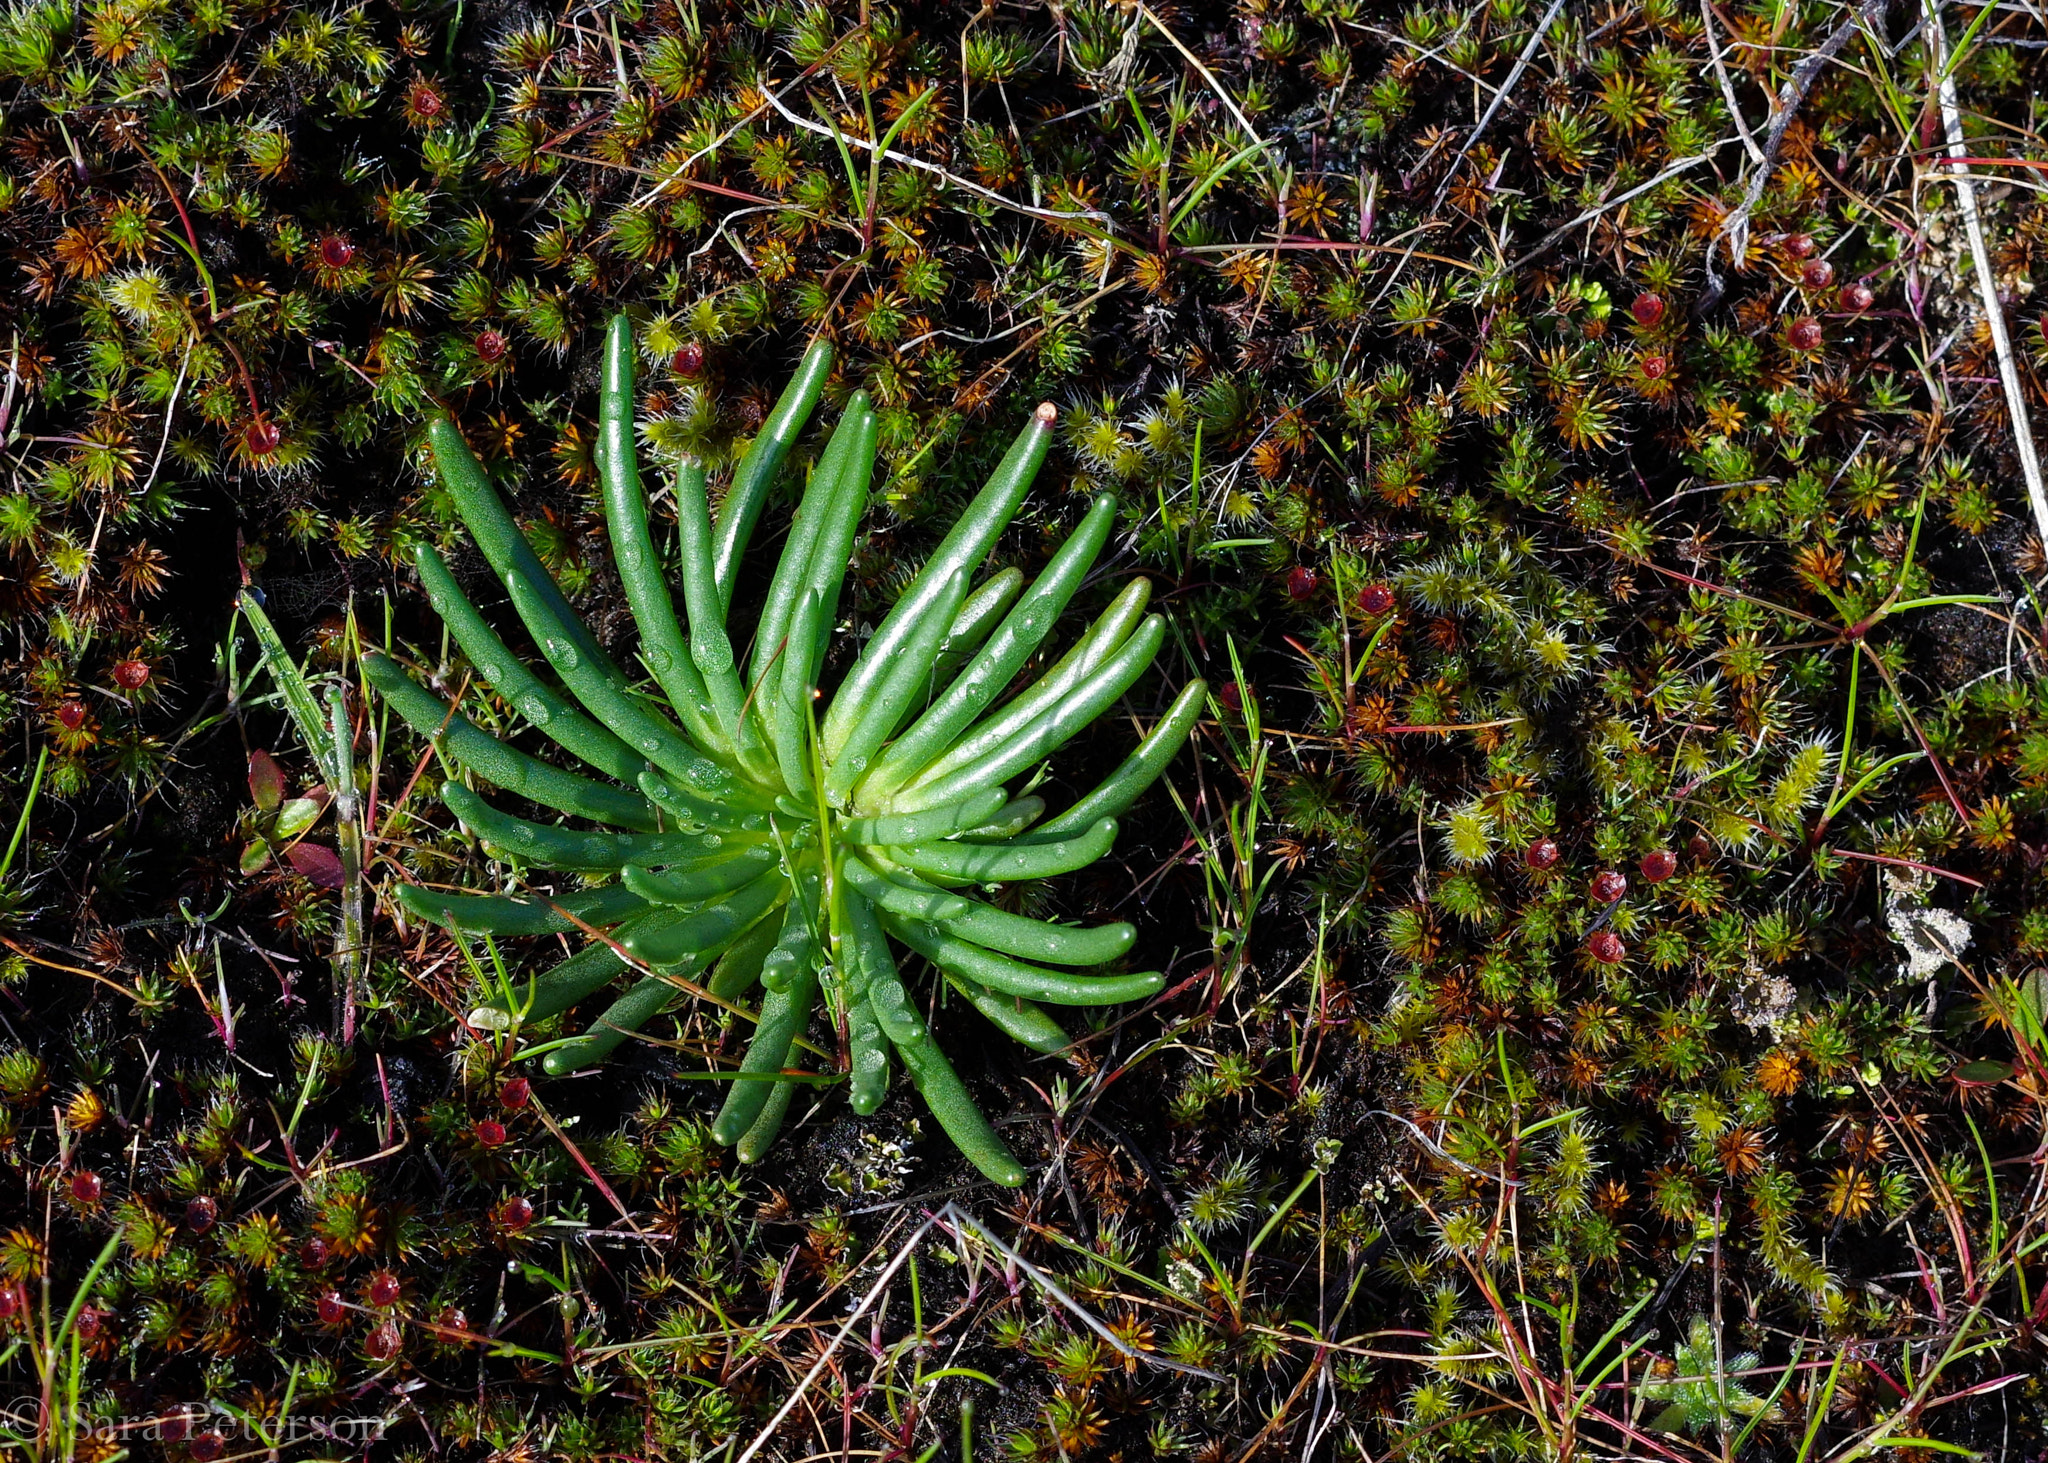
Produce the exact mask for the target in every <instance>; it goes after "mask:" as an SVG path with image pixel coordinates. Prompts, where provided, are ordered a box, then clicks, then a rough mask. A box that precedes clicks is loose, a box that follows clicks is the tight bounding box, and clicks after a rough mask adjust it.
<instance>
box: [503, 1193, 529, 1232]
mask: <svg viewBox="0 0 2048 1463" xmlns="http://www.w3.org/2000/svg"><path fill="white" fill-rule="evenodd" d="M498 1223H500V1224H502V1225H504V1226H505V1228H507V1229H524V1228H526V1226H527V1225H529V1224H531V1223H533V1200H531V1199H529V1198H527V1197H526V1196H525V1195H524V1194H515V1195H513V1196H512V1197H511V1198H509V1199H507V1200H506V1201H505V1202H504V1203H502V1204H500V1205H499V1206H498Z"/></svg>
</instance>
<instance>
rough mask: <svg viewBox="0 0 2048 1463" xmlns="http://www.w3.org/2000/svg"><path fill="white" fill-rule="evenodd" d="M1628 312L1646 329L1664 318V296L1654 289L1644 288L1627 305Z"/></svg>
mask: <svg viewBox="0 0 2048 1463" xmlns="http://www.w3.org/2000/svg"><path fill="white" fill-rule="evenodd" d="M1628 312H1629V314H1631V315H1633V316H1635V317H1636V324H1638V325H1640V326H1642V327H1643V329H1645V330H1648V329H1649V328H1650V327H1651V326H1653V325H1655V324H1656V323H1657V322H1658V321H1659V320H1662V319H1663V318H1664V297H1663V296H1662V295H1660V294H1658V293H1657V292H1656V291H1655V290H1644V291H1643V292H1642V293H1641V294H1639V295H1637V296H1636V297H1635V300H1634V302H1633V303H1632V304H1630V305H1629V307H1628Z"/></svg>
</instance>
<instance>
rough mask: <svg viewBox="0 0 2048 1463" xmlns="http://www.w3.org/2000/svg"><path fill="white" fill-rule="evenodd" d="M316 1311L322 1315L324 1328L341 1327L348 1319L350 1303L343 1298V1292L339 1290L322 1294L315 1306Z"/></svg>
mask: <svg viewBox="0 0 2048 1463" xmlns="http://www.w3.org/2000/svg"><path fill="white" fill-rule="evenodd" d="M314 1309H315V1310H317V1311H318V1312H319V1313H320V1324H321V1325H323V1326H339V1325H340V1324H341V1323H342V1322H343V1321H345V1320H347V1319H348V1302H347V1301H345V1300H343V1299H342V1298H341V1292H340V1291H338V1290H329V1291H324V1292H322V1293H321V1296H320V1299H319V1300H318V1301H317V1302H315V1304H314Z"/></svg>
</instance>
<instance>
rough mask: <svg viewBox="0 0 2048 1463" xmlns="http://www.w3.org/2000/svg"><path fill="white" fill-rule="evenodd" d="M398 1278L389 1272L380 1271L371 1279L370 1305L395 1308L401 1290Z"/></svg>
mask: <svg viewBox="0 0 2048 1463" xmlns="http://www.w3.org/2000/svg"><path fill="white" fill-rule="evenodd" d="M401 1288H402V1287H401V1286H400V1285H399V1283H398V1277H397V1276H396V1275H393V1274H392V1273H391V1272H390V1271H389V1270H379V1271H378V1272H377V1273H376V1274H375V1275H372V1276H371V1277H370V1304H371V1305H373V1306H395V1305H397V1304H398V1296H399V1292H400V1290H401Z"/></svg>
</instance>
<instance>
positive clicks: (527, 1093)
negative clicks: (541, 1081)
mask: <svg viewBox="0 0 2048 1463" xmlns="http://www.w3.org/2000/svg"><path fill="white" fill-rule="evenodd" d="M532 1097H533V1084H532V1083H531V1082H529V1081H527V1080H526V1079H525V1078H524V1077H514V1078H513V1079H512V1080H511V1081H509V1082H507V1083H506V1084H505V1085H504V1086H503V1087H500V1088H499V1089H498V1101H499V1102H502V1103H503V1104H504V1105H505V1106H506V1107H508V1108H510V1109H512V1111H514V1112H517V1111H519V1109H521V1108H522V1107H525V1106H526V1104H527V1102H528V1101H529V1100H530V1099H531V1098H532Z"/></svg>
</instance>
